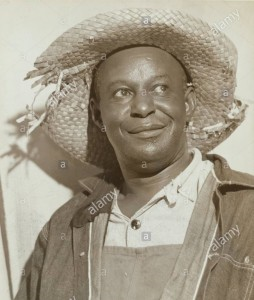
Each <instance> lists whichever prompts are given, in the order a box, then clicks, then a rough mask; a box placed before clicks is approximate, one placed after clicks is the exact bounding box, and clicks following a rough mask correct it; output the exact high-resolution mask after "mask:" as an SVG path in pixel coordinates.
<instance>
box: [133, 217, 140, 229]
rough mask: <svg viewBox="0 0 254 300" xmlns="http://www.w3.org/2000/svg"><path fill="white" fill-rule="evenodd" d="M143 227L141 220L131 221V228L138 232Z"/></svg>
mask: <svg viewBox="0 0 254 300" xmlns="http://www.w3.org/2000/svg"><path fill="white" fill-rule="evenodd" d="M140 227H141V222H140V221H139V220H136V219H135V220H132V221H131V228H132V229H134V230H137V229H139V228H140Z"/></svg>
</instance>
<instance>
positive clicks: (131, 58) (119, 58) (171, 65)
mask: <svg viewBox="0 0 254 300" xmlns="http://www.w3.org/2000/svg"><path fill="white" fill-rule="evenodd" d="M149 65H154V66H156V73H157V72H158V73H159V74H160V73H161V74H162V73H168V72H169V73H171V72H172V71H173V73H175V72H180V73H181V74H183V72H184V70H183V68H182V66H181V64H180V63H179V62H178V61H177V60H176V59H175V58H174V57H173V56H172V55H171V54H170V53H168V52H166V51H164V50H162V49H160V48H158V47H153V46H145V47H144V46H140V47H133V48H128V49H123V50H120V51H118V52H116V53H114V54H112V55H110V56H109V57H108V58H107V59H106V60H105V61H104V62H103V63H102V64H101V65H100V66H99V68H98V70H97V75H98V73H100V74H101V73H104V72H103V71H105V74H107V76H108V75H110V74H111V75H112V74H114V73H117V74H119V73H125V72H130V69H131V71H132V70H135V69H138V68H143V69H144V70H145V69H146V68H147V69H149ZM159 74H158V75H159ZM98 77H99V76H98ZM98 77H97V79H98Z"/></svg>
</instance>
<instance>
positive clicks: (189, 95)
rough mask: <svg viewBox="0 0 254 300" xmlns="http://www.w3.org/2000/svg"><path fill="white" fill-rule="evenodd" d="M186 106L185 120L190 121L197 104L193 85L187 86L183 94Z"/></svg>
mask: <svg viewBox="0 0 254 300" xmlns="http://www.w3.org/2000/svg"><path fill="white" fill-rule="evenodd" d="M184 98H185V108H186V121H187V122H190V120H191V118H192V116H193V113H194V111H195V108H196V106H197V97H196V93H195V90H194V88H193V86H189V87H188V88H187V90H186V92H185V95H184Z"/></svg>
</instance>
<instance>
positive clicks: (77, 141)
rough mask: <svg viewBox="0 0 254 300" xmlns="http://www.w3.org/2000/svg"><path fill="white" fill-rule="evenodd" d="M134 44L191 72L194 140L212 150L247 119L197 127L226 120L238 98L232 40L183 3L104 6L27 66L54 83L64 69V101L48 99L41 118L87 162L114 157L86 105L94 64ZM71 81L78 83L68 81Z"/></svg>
mask: <svg viewBox="0 0 254 300" xmlns="http://www.w3.org/2000/svg"><path fill="white" fill-rule="evenodd" d="M136 44H146V45H147V44H148V45H154V46H156V47H159V48H161V49H163V50H166V51H167V52H169V53H171V54H173V55H174V56H175V57H176V58H177V59H178V60H180V61H181V62H182V64H183V65H184V66H185V68H186V69H187V71H188V72H189V74H190V76H191V78H192V82H193V85H194V87H195V91H196V95H197V100H198V103H197V108H196V110H195V112H194V115H193V122H192V124H191V126H192V128H195V130H194V131H195V132H196V133H197V135H198V138H194V136H195V135H193V130H190V131H188V130H187V138H188V144H189V146H190V147H198V148H199V149H200V150H201V151H202V152H203V153H204V152H207V151H209V150H211V149H213V148H214V147H215V146H216V145H218V144H219V143H220V142H222V141H223V140H224V139H225V138H226V137H227V136H228V135H229V134H230V133H231V132H232V131H233V130H234V129H235V128H236V127H237V126H238V125H239V124H240V122H241V120H242V119H241V120H238V122H236V121H234V122H232V120H231V123H230V124H231V125H230V130H224V131H223V132H220V134H219V135H218V134H217V135H216V134H210V135H209V137H205V138H202V135H200V133H203V132H204V130H203V128H204V127H207V126H213V125H215V124H218V123H223V124H227V122H228V118H227V115H228V114H229V113H230V111H231V109H232V105H233V103H234V102H235V99H234V90H235V85H236V66H237V51H236V49H235V47H234V45H233V44H232V42H231V41H230V40H229V39H228V38H227V37H226V36H225V35H224V34H222V33H218V35H214V33H213V31H212V30H211V27H210V26H209V25H208V24H207V23H205V22H203V21H201V20H199V19H196V18H193V17H191V16H189V15H186V14H183V13H181V12H179V11H166V10H152V9H128V10H121V11H116V12H109V13H105V14H99V15H97V16H95V17H93V18H91V19H88V20H85V21H83V22H81V23H80V24H77V25H76V26H74V27H73V28H71V29H69V30H68V31H66V32H65V33H64V34H62V35H61V36H60V37H59V38H57V39H56V40H55V41H54V42H53V43H52V44H51V45H50V46H49V48H48V49H47V50H46V51H45V52H43V53H42V54H41V56H40V57H38V58H37V60H36V62H35V67H36V69H37V70H33V71H31V72H29V73H28V75H27V78H33V77H36V76H41V75H42V77H41V78H40V79H39V80H38V81H37V82H36V83H35V84H34V86H35V85H37V84H42V85H48V84H49V83H57V82H58V80H59V76H62V84H61V86H60V91H62V92H63V93H62V95H61V97H58V100H59V99H60V101H58V103H57V105H55V106H54V105H51V106H47V116H46V118H45V120H44V121H43V123H42V127H44V128H45V129H46V130H47V132H48V134H49V135H50V136H51V138H53V139H54V141H55V142H56V143H57V144H58V145H59V146H61V147H62V148H64V149H65V150H66V151H68V152H69V153H70V154H71V155H72V156H74V157H76V158H77V159H79V160H81V161H82V162H89V163H92V164H95V165H99V166H100V167H103V168H106V169H108V168H111V169H112V168H113V166H114V164H115V163H116V158H115V155H114V152H113V150H112V148H111V145H110V144H109V142H108V139H107V136H106V133H105V132H103V131H100V129H98V128H97V127H96V126H95V125H94V124H93V122H92V120H91V116H90V113H89V97H90V89H91V82H92V72H93V69H94V67H95V66H96V65H97V64H98V63H99V62H100V61H101V60H102V59H105V55H107V54H109V53H110V52H112V51H114V50H116V49H118V48H121V47H125V46H130V45H136ZM64 70H65V71H64ZM62 71H63V72H62ZM61 72H62V73H61ZM74 82H75V86H76V88H75V90H74V89H71V88H70V84H73V83H74ZM64 92H65V94H64ZM54 95H55V96H56V93H55V94H52V95H51V99H52V96H54ZM48 100H49V99H48Z"/></svg>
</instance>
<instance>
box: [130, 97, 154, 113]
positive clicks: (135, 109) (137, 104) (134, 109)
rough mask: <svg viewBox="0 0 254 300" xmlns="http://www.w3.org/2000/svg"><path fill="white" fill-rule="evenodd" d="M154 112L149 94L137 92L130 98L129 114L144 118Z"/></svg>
mask: <svg viewBox="0 0 254 300" xmlns="http://www.w3.org/2000/svg"><path fill="white" fill-rule="evenodd" d="M154 112H155V105H154V101H153V98H152V97H151V95H149V94H146V95H142V94H137V95H136V96H135V97H134V98H133V99H132V104H131V116H132V117H139V118H145V117H147V116H148V115H150V114H151V113H154Z"/></svg>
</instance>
